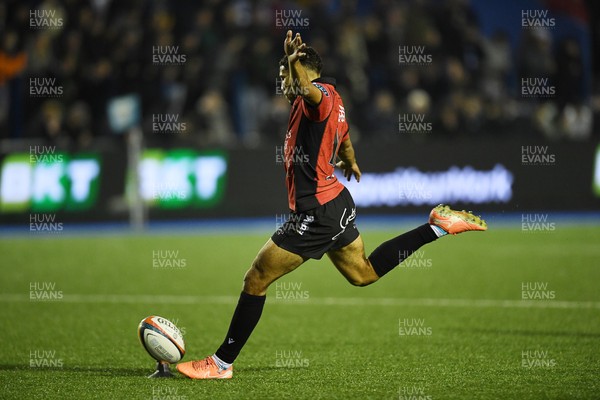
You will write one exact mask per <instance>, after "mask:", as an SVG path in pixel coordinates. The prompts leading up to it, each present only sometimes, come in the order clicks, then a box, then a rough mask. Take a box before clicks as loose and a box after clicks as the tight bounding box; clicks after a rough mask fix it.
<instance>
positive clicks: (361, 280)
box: [347, 275, 378, 287]
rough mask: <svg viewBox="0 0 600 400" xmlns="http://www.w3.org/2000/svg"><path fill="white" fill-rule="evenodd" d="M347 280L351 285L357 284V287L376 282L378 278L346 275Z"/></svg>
mask: <svg viewBox="0 0 600 400" xmlns="http://www.w3.org/2000/svg"><path fill="white" fill-rule="evenodd" d="M347 279H348V282H350V284H351V285H352V286H358V287H364V286H368V285H370V284H371V283H374V282H377V280H378V278H377V277H370V276H362V275H361V276H356V277H348V278H347Z"/></svg>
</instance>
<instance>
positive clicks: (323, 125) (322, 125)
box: [283, 78, 349, 212]
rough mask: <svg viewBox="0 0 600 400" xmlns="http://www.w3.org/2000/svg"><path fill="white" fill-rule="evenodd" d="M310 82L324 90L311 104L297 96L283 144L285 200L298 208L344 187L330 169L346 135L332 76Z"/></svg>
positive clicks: (311, 205) (303, 208)
mask: <svg viewBox="0 0 600 400" xmlns="http://www.w3.org/2000/svg"><path fill="white" fill-rule="evenodd" d="M312 84H313V85H315V87H317V89H319V90H320V91H321V92H322V93H323V95H322V96H321V102H320V103H319V104H318V105H316V106H312V105H310V104H309V103H307V102H306V101H304V100H303V98H302V97H301V96H298V97H296V100H295V101H294V104H292V109H291V111H290V120H289V123H288V131H287V134H286V135H285V144H284V148H283V153H284V160H285V163H284V167H285V172H286V184H287V190H288V203H289V207H290V210H292V211H297V212H299V211H306V210H310V209H313V208H316V207H318V206H320V205H322V204H325V203H327V202H328V201H330V200H333V199H334V198H336V197H337V195H338V194H340V192H341V191H342V190H343V189H344V185H342V183H341V182H340V181H339V180H338V179H337V178H336V176H335V174H334V173H333V171H334V168H335V161H336V158H337V153H338V150H339V147H340V143H342V142H343V141H344V140H347V139H348V137H349V136H348V123H347V122H346V115H345V111H344V104H343V103H342V98H341V97H340V95H339V94H338V92H337V91H336V90H335V79H332V78H317V79H315V80H313V81H312Z"/></svg>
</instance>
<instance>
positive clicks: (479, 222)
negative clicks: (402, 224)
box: [429, 204, 487, 235]
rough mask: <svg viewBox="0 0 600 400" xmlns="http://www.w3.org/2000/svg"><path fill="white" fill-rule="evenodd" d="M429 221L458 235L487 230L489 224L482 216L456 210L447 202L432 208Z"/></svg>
mask: <svg viewBox="0 0 600 400" xmlns="http://www.w3.org/2000/svg"><path fill="white" fill-rule="evenodd" d="M429 223H430V224H431V225H436V226H438V227H440V228H442V229H443V230H444V231H446V232H448V233H450V234H452V235H456V234H457V233H462V232H467V231H485V230H487V224H486V223H485V221H484V220H483V219H481V217H478V216H477V215H474V214H473V213H472V212H470V211H464V210H463V211H456V210H453V209H451V208H450V207H449V206H447V205H445V204H440V205H439V206H437V207H435V208H434V209H433V210H431V213H430V214H429Z"/></svg>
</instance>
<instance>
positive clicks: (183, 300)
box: [0, 293, 600, 309]
mask: <svg viewBox="0 0 600 400" xmlns="http://www.w3.org/2000/svg"><path fill="white" fill-rule="evenodd" d="M237 300H238V298H237V297H235V296H186V295H151V294H146V295H143V294H137V295H136V294H64V296H63V298H62V299H61V300H53V301H51V302H53V303H115V304H137V303H140V304H152V303H161V304H235V303H236V302H237ZM29 301H30V299H29V297H28V296H27V295H21V294H8V293H5V294H0V303H19V302H29ZM31 302H32V303H44V302H45V301H43V300H37V301H31ZM48 302H50V301H48ZM269 303H272V304H296V305H331V306H378V307H380V306H392V307H398V306H420V307H466V308H552V309H600V302H598V301H559V300H498V299H432V298H414V299H409V298H390V297H388V298H369V297H365V298H360V297H311V298H309V299H306V300H302V301H294V300H287V301H286V300H275V299H272V300H270V301H269Z"/></svg>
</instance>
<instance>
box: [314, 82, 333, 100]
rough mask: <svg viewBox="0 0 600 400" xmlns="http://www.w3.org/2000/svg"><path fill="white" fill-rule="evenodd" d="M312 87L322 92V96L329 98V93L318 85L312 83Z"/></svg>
mask: <svg viewBox="0 0 600 400" xmlns="http://www.w3.org/2000/svg"><path fill="white" fill-rule="evenodd" d="M313 85H315V87H316V88H317V89H319V90H320V91H321V92H323V94H324V95H325V96H327V97H329V92H328V91H327V89H325V88H324V87H323V86H321V85H319V84H318V83H314V82H313Z"/></svg>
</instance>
